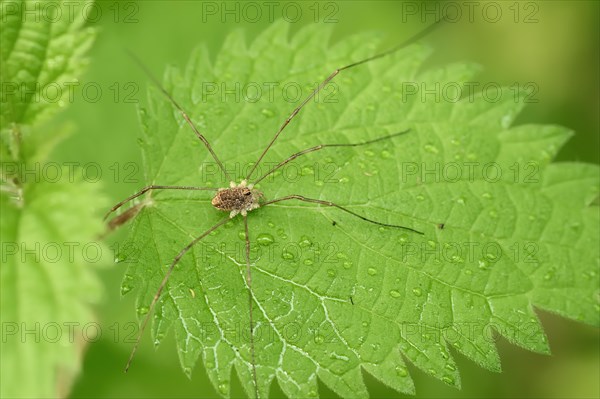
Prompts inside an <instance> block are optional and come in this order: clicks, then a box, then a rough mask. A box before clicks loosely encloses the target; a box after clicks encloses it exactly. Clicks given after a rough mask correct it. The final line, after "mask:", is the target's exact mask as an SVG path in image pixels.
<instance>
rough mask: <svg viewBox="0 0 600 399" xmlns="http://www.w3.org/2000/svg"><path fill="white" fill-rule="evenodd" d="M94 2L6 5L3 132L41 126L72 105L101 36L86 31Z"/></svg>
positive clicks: (0, 43)
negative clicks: (90, 52) (21, 126)
mask: <svg viewBox="0 0 600 399" xmlns="http://www.w3.org/2000/svg"><path fill="white" fill-rule="evenodd" d="M89 3H91V1H83V2H70V1H68V0H60V1H53V2H52V3H51V4H49V3H44V2H40V1H33V0H21V1H14V0H2V1H0V13H1V14H0V19H1V20H2V34H1V35H0V59H1V61H2V63H1V64H0V65H1V67H0V74H1V76H2V82H1V83H2V101H1V104H2V107H1V110H2V111H1V112H0V130H1V129H5V128H6V127H8V126H10V124H12V123H16V124H32V123H33V122H38V121H40V120H41V119H42V118H43V117H45V116H48V115H50V114H51V113H52V112H53V111H56V110H58V109H59V108H60V107H64V106H65V105H66V104H67V103H68V101H70V99H69V96H72V95H73V89H74V88H75V87H76V86H77V85H78V84H79V81H78V76H79V75H80V73H81V72H82V70H83V68H84V66H85V65H86V63H87V60H86V59H85V58H84V55H85V53H86V52H87V50H88V49H89V47H90V46H91V44H92V42H93V39H94V34H95V32H94V30H93V29H92V28H84V27H83V26H84V24H85V20H86V10H89V7H87V6H88V5H89Z"/></svg>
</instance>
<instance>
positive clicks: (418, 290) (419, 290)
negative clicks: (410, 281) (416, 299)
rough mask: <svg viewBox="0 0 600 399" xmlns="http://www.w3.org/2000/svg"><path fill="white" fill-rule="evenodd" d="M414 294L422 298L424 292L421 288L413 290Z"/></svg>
mask: <svg viewBox="0 0 600 399" xmlns="http://www.w3.org/2000/svg"><path fill="white" fill-rule="evenodd" d="M412 293H413V294H414V295H415V296H421V295H423V291H422V290H421V289H420V288H413V290H412Z"/></svg>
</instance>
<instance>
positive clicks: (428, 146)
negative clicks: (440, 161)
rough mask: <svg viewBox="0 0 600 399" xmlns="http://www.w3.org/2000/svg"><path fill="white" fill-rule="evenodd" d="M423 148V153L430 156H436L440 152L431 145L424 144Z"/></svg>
mask: <svg viewBox="0 0 600 399" xmlns="http://www.w3.org/2000/svg"><path fill="white" fill-rule="evenodd" d="M423 148H424V149H425V151H427V152H429V153H431V154H437V153H439V152H440V150H438V148H437V147H436V146H434V145H433V144H425V145H424V146H423Z"/></svg>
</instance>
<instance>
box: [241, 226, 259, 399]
mask: <svg viewBox="0 0 600 399" xmlns="http://www.w3.org/2000/svg"><path fill="white" fill-rule="evenodd" d="M244 228H245V229H246V284H247V285H248V311H249V316H250V357H251V361H252V379H253V381H254V393H255V394H256V398H257V399H258V378H257V377H256V358H255V355H254V318H253V315H252V310H253V304H254V301H253V299H252V269H251V268H250V235H249V234H248V216H247V215H244Z"/></svg>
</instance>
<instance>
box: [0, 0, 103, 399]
mask: <svg viewBox="0 0 600 399" xmlns="http://www.w3.org/2000/svg"><path fill="white" fill-rule="evenodd" d="M8 3H9V2H6V4H1V5H0V9H1V10H2V12H3V15H2V16H1V19H2V21H3V22H2V23H3V26H2V34H1V35H0V42H1V56H2V57H1V62H2V63H1V70H2V88H3V93H2V122H1V128H2V130H1V136H0V137H1V139H2V146H1V149H2V152H1V156H2V176H1V177H2V184H1V189H2V190H1V194H0V206H1V208H2V219H1V223H0V240H1V242H2V269H1V279H0V286H1V302H0V315H1V318H2V329H3V330H2V367H1V380H2V388H1V396H2V397H11V398H13V397H28V398H32V397H37V398H39V397H57V396H60V397H62V396H65V395H66V394H67V393H68V392H69V390H70V386H71V384H72V382H73V379H74V377H75V376H76V375H77V373H78V372H79V367H80V364H81V358H82V353H83V349H84V347H85V346H86V345H87V343H88V340H89V339H91V338H94V337H93V332H94V331H95V329H94V328H92V329H89V330H87V331H84V332H83V333H84V335H82V327H84V326H85V325H86V323H89V322H92V321H94V317H93V315H92V313H91V311H90V309H89V305H90V304H91V303H93V302H96V301H97V300H98V298H99V295H100V287H99V285H98V282H97V281H96V279H95V275H94V273H93V272H92V270H90V265H93V264H94V263H96V262H98V261H99V257H101V256H102V255H103V253H105V247H103V246H102V244H100V243H97V242H95V240H96V239H97V236H98V234H99V233H101V232H102V229H103V226H102V223H101V221H100V220H99V219H98V218H97V217H95V216H94V215H93V211H94V210H95V208H97V207H104V206H106V200H105V198H104V197H103V196H102V195H101V194H100V192H99V187H98V185H97V184H90V183H89V182H88V183H85V182H83V181H81V179H80V177H79V176H81V173H77V172H78V171H76V170H73V168H68V167H66V166H65V167H61V166H59V164H58V163H55V162H54V163H52V164H49V158H48V157H49V155H50V153H51V151H52V150H53V148H54V147H55V145H56V144H58V143H59V142H60V140H61V139H62V138H64V137H65V135H66V132H67V129H66V128H64V127H63V128H60V129H59V130H50V131H48V130H46V129H44V128H42V127H41V126H40V124H39V121H40V118H41V116H43V115H47V114H49V112H50V111H51V110H52V109H54V110H55V109H57V108H58V107H59V106H64V103H62V102H61V101H58V102H57V103H54V104H53V103H50V102H48V101H47V98H45V97H44V93H46V90H45V88H47V87H49V86H52V85H57V86H56V87H58V86H60V87H62V88H63V89H64V88H65V86H64V85H63V84H64V82H67V81H68V80H70V79H73V78H74V76H75V75H77V74H79V73H80V72H81V65H82V64H83V62H84V59H83V58H82V57H83V54H82V52H84V51H85V50H86V49H87V47H88V46H89V44H90V42H91V40H92V37H93V31H91V30H89V29H82V24H83V22H84V18H83V13H82V9H81V7H82V6H83V4H79V5H78V6H73V4H74V3H71V5H70V6H68V7H67V6H64V5H62V4H60V5H58V3H55V4H54V7H53V8H52V9H54V10H58V9H60V10H62V11H63V12H66V10H67V9H70V10H71V12H73V15H76V16H78V17H76V18H74V19H73V20H69V18H67V17H66V16H65V15H63V17H58V18H56V19H54V18H50V16H46V17H47V18H45V17H43V16H42V17H40V18H39V19H38V20H37V21H36V20H35V18H34V16H33V15H32V14H31V10H35V9H36V7H39V6H40V4H41V3H36V2H32V1H28V2H22V3H19V2H10V4H8ZM57 5H58V6H57ZM24 7H28V9H29V10H30V14H29V16H28V17H26V16H25V15H24V14H23V9H24ZM63 7H64V8H63ZM38 15H39V14H38ZM50 19H52V20H54V21H55V22H50ZM14 88H18V89H17V90H15V91H13V89H14ZM4 89H6V91H5V92H4ZM28 91H29V94H25V93H26V92H28ZM34 122H35V123H34ZM47 165H50V167H49V168H47ZM44 171H46V172H44ZM78 177H79V178H78ZM92 327H93V326H92Z"/></svg>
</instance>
